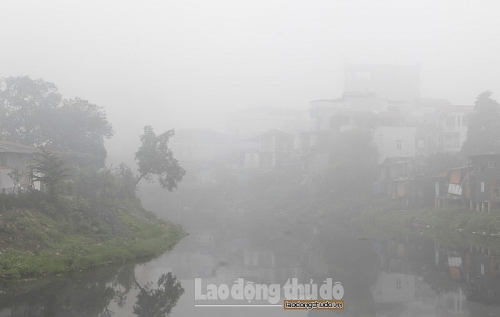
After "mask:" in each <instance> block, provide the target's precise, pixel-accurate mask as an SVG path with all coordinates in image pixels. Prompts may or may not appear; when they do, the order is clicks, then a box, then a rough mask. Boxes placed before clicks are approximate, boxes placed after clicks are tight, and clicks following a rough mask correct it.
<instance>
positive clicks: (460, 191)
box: [434, 166, 470, 209]
mask: <svg viewBox="0 0 500 317" xmlns="http://www.w3.org/2000/svg"><path fill="white" fill-rule="evenodd" d="M434 192H435V198H434V208H435V209H439V208H446V207H448V206H450V205H456V204H461V203H463V202H465V201H466V200H468V199H470V187H469V167H468V166H460V167H454V168H450V169H448V170H447V171H446V172H443V173H441V174H439V175H436V176H434Z"/></svg>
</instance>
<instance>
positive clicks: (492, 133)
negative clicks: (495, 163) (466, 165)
mask: <svg viewBox="0 0 500 317" xmlns="http://www.w3.org/2000/svg"><path fill="white" fill-rule="evenodd" d="M491 95H492V93H491V92H490V91H485V92H483V93H481V94H479V96H478V97H477V99H476V103H475V105H474V112H473V113H471V114H470V115H469V129H468V130H467V140H466V141H465V142H464V144H463V146H462V153H463V154H465V155H474V154H487V153H500V105H499V104H498V102H497V101H496V100H493V99H491Z"/></svg>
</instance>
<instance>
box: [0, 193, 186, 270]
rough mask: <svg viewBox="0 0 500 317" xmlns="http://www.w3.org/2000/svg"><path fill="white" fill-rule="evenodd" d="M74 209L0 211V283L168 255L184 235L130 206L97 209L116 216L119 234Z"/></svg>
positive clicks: (109, 204) (129, 203)
mask: <svg viewBox="0 0 500 317" xmlns="http://www.w3.org/2000/svg"><path fill="white" fill-rule="evenodd" d="M73 205H74V204H73ZM79 205H80V209H79V210H72V209H71V208H65V206H63V208H60V209H59V210H58V211H57V212H56V213H55V214H52V213H51V214H47V213H45V212H43V211H41V210H36V209H25V208H19V209H18V208H12V209H10V210H7V209H3V210H0V252H1V253H0V278H4V279H17V278H23V277H34V276H40V275H53V274H58V273H63V272H70V271H77V270H85V269H88V268H92V267H97V266H102V265H108V264H111V263H117V262H126V261H131V260H134V259H139V258H151V257H155V256H158V255H160V254H162V253H164V252H166V251H168V250H170V249H171V248H172V247H173V246H174V245H175V244H176V243H177V242H178V241H179V240H180V239H181V238H182V237H183V236H185V234H186V233H185V232H184V231H183V230H182V228H181V227H180V226H178V225H174V224H172V223H170V222H167V221H164V220H160V219H158V218H157V217H156V216H155V215H154V214H153V213H151V212H149V211H146V210H144V209H143V208H142V207H141V206H140V203H138V201H136V200H133V201H108V202H103V203H102V204H101V205H105V207H106V208H107V210H109V211H110V212H111V213H112V215H114V216H113V217H115V216H116V217H115V224H118V225H120V226H121V229H120V230H119V231H117V230H116V228H112V226H111V225H110V224H109V223H107V221H106V219H101V218H102V217H101V218H99V217H98V216H96V215H97V213H95V212H94V211H93V210H88V209H91V208H93V207H92V206H91V205H90V204H87V206H86V207H84V208H81V206H84V205H85V204H81V203H79ZM85 208H87V209H85ZM68 209H69V210H68ZM108 216H110V214H108Z"/></svg>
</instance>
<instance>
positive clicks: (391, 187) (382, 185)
mask: <svg viewBox="0 0 500 317" xmlns="http://www.w3.org/2000/svg"><path fill="white" fill-rule="evenodd" d="M377 185H378V187H379V189H378V191H380V192H385V193H386V194H387V196H388V197H389V198H391V199H394V200H397V201H398V202H399V203H401V207H403V208H409V207H417V206H420V205H421V204H422V203H423V201H424V199H423V196H424V191H423V179H421V178H419V177H416V175H415V171H414V164H413V160H412V158H407V157H406V158H405V157H390V158H386V159H385V160H384V162H383V163H382V164H381V165H380V171H379V181H378V183H377Z"/></svg>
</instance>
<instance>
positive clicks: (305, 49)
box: [0, 0, 500, 141]
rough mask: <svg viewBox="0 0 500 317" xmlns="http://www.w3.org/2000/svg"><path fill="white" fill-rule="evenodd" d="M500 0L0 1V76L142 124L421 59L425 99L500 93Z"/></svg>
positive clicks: (263, 101)
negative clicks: (358, 69)
mask: <svg viewBox="0 0 500 317" xmlns="http://www.w3.org/2000/svg"><path fill="white" fill-rule="evenodd" d="M499 12H500V1H460V0H453V1H437V0H432V1H427V0H425V1H422V0H420V1H401V0H392V1H387V0H386V1H384V0H379V1H373V0H345V1H344V0H342V1H341V0H308V1H292V0H288V1H285V0H251V1H250V0H246V1H241V0H201V1H186V0H177V1H171V0H163V1H144V0H142V1H124V0H121V1H117V0H101V1H93V0H91V1H89V0H86V1H83V0H80V1H75V0H63V1H54V0H51V1H48V0H44V1H35V0H33V1H20V0H15V1H11V0H1V1H0V77H6V76H11V75H12V76H18V75H29V76H31V77H32V78H43V79H45V80H47V81H51V82H54V83H55V84H56V85H57V86H58V87H59V90H60V92H61V93H62V94H63V96H64V97H65V98H73V97H75V96H78V97H81V98H84V99H87V100H89V101H91V102H93V103H96V104H99V105H101V106H103V107H104V108H105V109H106V111H107V113H108V119H109V120H110V121H111V122H112V124H113V125H114V127H115V131H116V137H115V139H116V140H121V141H123V140H124V139H126V138H129V137H130V138H131V137H133V138H137V136H138V135H139V134H140V133H141V131H142V130H141V127H142V126H144V125H146V124H151V125H153V126H154V127H155V128H156V129H157V130H158V132H160V130H164V129H167V128H179V127H200V128H201V127H211V128H219V130H222V129H223V128H224V118H225V117H224V115H225V113H226V112H227V111H231V110H235V109H243V108H247V107H254V106H256V107H257V106H258V107H261V106H273V107H294V108H304V109H305V108H307V107H308V105H309V101H311V100H314V99H323V98H336V97H339V96H340V94H341V93H342V87H343V81H342V78H343V77H342V76H343V75H342V68H343V66H344V65H346V64H348V63H370V64H377V63H391V64H392V63H393V64H411V65H415V64H420V66H421V73H420V78H421V95H422V96H423V97H433V98H447V99H449V100H450V101H452V102H453V103H456V104H472V103H473V102H474V100H475V97H476V96H477V95H478V94H479V93H480V92H482V91H484V90H487V89H490V90H491V91H493V93H494V95H493V97H494V98H496V99H500V13H499Z"/></svg>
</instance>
